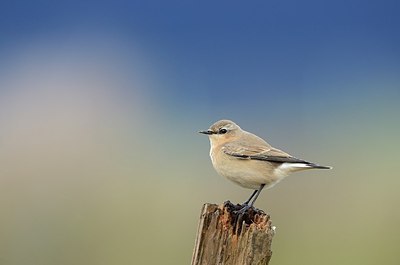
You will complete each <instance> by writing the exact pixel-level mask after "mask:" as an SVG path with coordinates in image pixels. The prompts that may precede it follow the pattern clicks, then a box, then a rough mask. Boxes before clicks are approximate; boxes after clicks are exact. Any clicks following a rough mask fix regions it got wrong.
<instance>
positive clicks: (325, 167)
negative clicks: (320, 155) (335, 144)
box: [308, 163, 332, 169]
mask: <svg viewBox="0 0 400 265" xmlns="http://www.w3.org/2000/svg"><path fill="white" fill-rule="evenodd" d="M308 166H309V167H311V168H315V169H332V167H329V166H320V165H317V164H314V163H309V164H308Z"/></svg>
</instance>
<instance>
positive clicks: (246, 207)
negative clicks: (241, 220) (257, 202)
mask: <svg viewBox="0 0 400 265" xmlns="http://www.w3.org/2000/svg"><path fill="white" fill-rule="evenodd" d="M251 208H253V206H252V205H248V204H247V203H243V204H242V205H240V209H239V210H235V211H233V212H234V213H235V214H244V213H246V212H247V211H248V210H249V209H251Z"/></svg>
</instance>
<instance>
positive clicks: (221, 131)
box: [218, 129, 227, 134]
mask: <svg viewBox="0 0 400 265" xmlns="http://www.w3.org/2000/svg"><path fill="white" fill-rule="evenodd" d="M226 132H227V130H226V129H220V130H219V131H218V133H219V134H225V133H226Z"/></svg>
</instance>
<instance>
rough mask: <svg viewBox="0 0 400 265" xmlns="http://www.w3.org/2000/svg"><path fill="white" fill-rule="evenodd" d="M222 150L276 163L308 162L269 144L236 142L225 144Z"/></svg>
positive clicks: (231, 154)
mask: <svg viewBox="0 0 400 265" xmlns="http://www.w3.org/2000/svg"><path fill="white" fill-rule="evenodd" d="M222 151H223V152H224V153H225V154H227V155H230V156H233V157H237V158H240V159H252V160H261V161H268V162H276V163H286V162H287V163H306V164H309V162H307V161H304V160H301V159H298V158H295V157H293V156H291V155H289V154H287V153H285V152H283V151H281V150H279V149H276V148H274V147H271V146H269V145H247V144H243V143H238V142H232V143H228V144H225V145H224V146H223V147H222Z"/></svg>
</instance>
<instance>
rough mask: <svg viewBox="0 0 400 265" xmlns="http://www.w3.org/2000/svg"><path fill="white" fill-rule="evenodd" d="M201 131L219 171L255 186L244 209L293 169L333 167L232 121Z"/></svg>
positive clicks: (242, 182) (243, 183)
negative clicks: (303, 156) (270, 141)
mask: <svg viewBox="0 0 400 265" xmlns="http://www.w3.org/2000/svg"><path fill="white" fill-rule="evenodd" d="M199 133H202V134H206V135H208V136H209V139H210V145H211V149H210V157H211V161H212V164H213V166H214V168H215V170H216V171H217V172H218V174H220V175H221V176H223V177H226V178H227V179H229V180H231V181H233V182H234V183H236V184H238V185H240V186H242V187H244V188H248V189H254V192H253V193H252V195H251V196H250V198H249V199H248V200H247V201H246V202H244V203H243V204H242V208H241V210H240V212H244V211H246V210H247V209H248V208H251V207H253V205H254V202H255V201H256V200H257V198H258V196H259V195H260V193H261V191H262V189H263V188H271V187H272V186H274V185H275V184H276V183H278V182H279V181H280V180H282V179H283V178H285V177H286V176H287V175H289V174H290V173H292V172H297V171H301V170H306V169H315V168H316V169H331V167H327V166H320V165H317V164H315V163H311V162H307V161H305V160H301V159H298V158H295V157H294V156H291V155H289V154H288V153H285V152H283V151H281V150H279V149H277V148H274V147H272V146H271V145H269V144H268V143H267V142H266V141H264V140H263V139H261V138H260V137H258V136H257V135H254V134H252V133H249V132H246V131H244V130H242V129H241V128H240V127H239V126H238V125H237V124H236V123H234V122H233V121H230V120H220V121H217V122H216V123H214V124H213V125H211V127H210V128H209V129H208V130H206V131H200V132H199ZM253 198H254V199H253ZM252 199H253V200H252Z"/></svg>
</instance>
